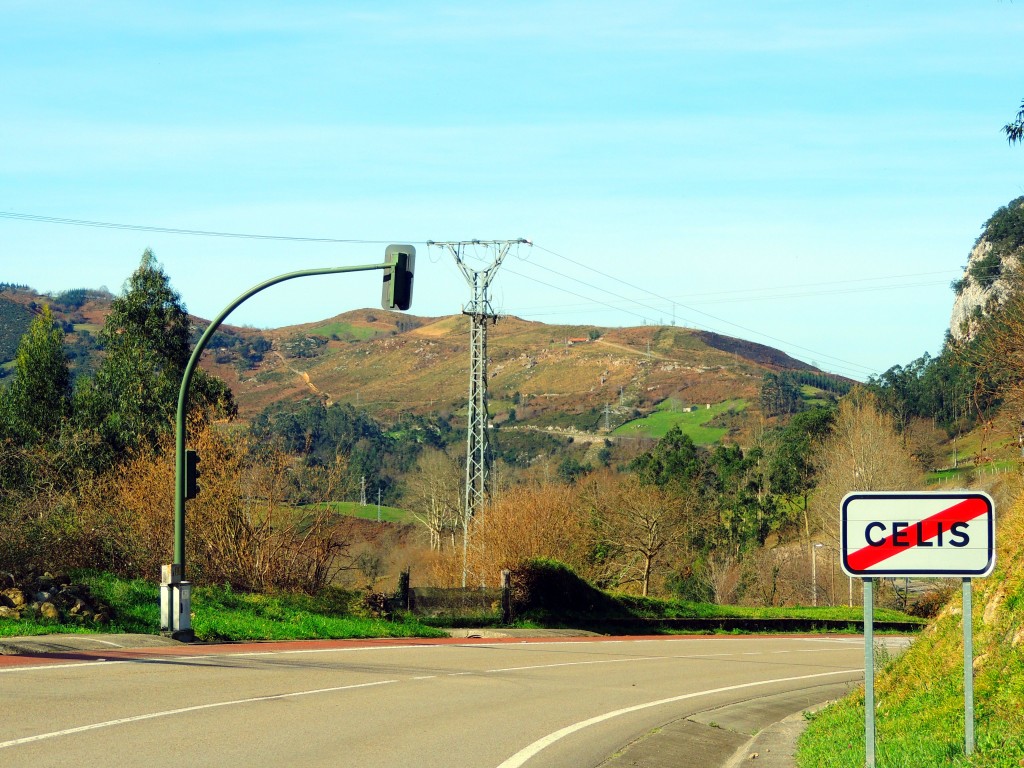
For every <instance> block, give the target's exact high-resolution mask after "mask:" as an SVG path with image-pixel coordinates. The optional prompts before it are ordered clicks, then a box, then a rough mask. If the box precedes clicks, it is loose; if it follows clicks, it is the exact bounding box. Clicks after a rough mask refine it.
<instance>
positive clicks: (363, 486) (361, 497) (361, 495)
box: [359, 475, 366, 507]
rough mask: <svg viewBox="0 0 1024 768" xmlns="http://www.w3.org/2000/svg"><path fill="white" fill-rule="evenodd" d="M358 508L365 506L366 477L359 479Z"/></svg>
mask: <svg viewBox="0 0 1024 768" xmlns="http://www.w3.org/2000/svg"><path fill="white" fill-rule="evenodd" d="M359 506H361V507H365V506H366V475H363V476H362V477H361V478H360V479H359Z"/></svg>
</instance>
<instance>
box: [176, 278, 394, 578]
mask: <svg viewBox="0 0 1024 768" xmlns="http://www.w3.org/2000/svg"><path fill="white" fill-rule="evenodd" d="M390 266H391V265H390V263H388V262H385V263H383V264H362V265H358V266H352V267H324V268H322V269H304V270H300V271H298V272H288V273H286V274H283V275H278V276H277V277H272V278H270V279H269V280H266V281H265V282H262V283H260V284H259V285H255V286H253V287H252V288H250V289H249V290H247V291H246V292H245V293H243V294H242V295H241V296H239V297H238V298H237V299H235V300H234V301H232V302H231V303H230V304H228V305H227V306H226V307H225V308H224V310H223V311H222V312H221V313H220V314H219V315H217V317H216V319H214V321H213V322H212V323H210V325H209V326H208V327H207V328H206V330H205V331H204V332H203V335H202V336H200V337H199V341H198V342H197V343H196V346H195V349H193V350H192V355H191V357H189V359H188V363H187V364H186V365H185V371H184V373H183V374H182V377H181V388H180V389H179V390H178V412H177V419H176V422H175V447H174V453H175V455H174V563H175V565H176V566H178V567H179V568H180V571H179V573H180V576H179V578H181V579H184V578H185V413H186V409H187V401H188V390H189V385H190V384H191V383H192V376H193V375H194V373H195V369H196V366H198V365H199V359H200V358H201V357H202V354H203V350H204V349H206V345H207V344H208V343H209V342H210V339H211V338H213V334H214V333H216V331H217V329H218V328H219V327H220V326H221V323H223V322H224V320H225V319H227V316H228V315H230V314H231V313H232V312H233V311H234V310H235V309H236V308H237V307H238V305H239V304H241V303H242V302H244V301H246V300H247V299H250V298H252V297H253V296H255V295H256V294H257V293H259V292H260V291H262V290H264V289H266V288H269V287H270V286H272V285H277V284H278V283H283V282H285V281H286V280H293V279H295V278H297V277H313V276H316V275H335V274H340V273H343V272H368V271H370V270H374V269H387V268H388V267H390Z"/></svg>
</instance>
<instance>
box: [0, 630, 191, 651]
mask: <svg viewBox="0 0 1024 768" xmlns="http://www.w3.org/2000/svg"><path fill="white" fill-rule="evenodd" d="M182 645H186V644H185V643H181V642H179V641H177V640H172V639H171V638H169V637H164V636H163V635H141V634H138V635H136V634H124V635H105V634H80V635H79V634H66V635H22V636H19V637H4V638H0V655H3V656H30V655H40V654H50V653H52V654H58V653H77V652H81V651H122V650H129V649H133V648H168V647H177V646H182Z"/></svg>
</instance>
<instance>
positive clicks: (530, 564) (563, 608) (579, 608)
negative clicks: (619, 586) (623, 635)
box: [509, 558, 622, 619]
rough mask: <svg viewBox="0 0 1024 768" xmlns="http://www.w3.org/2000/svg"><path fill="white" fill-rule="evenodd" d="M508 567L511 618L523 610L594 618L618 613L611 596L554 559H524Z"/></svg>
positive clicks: (549, 614)
mask: <svg viewBox="0 0 1024 768" xmlns="http://www.w3.org/2000/svg"><path fill="white" fill-rule="evenodd" d="M509 571H510V574H509V603H510V608H511V613H512V618H513V619H518V618H522V617H523V616H525V615H527V614H530V615H534V616H538V615H539V616H547V617H556V618H557V617H560V616H580V615H587V616H590V617H595V618H596V617H599V616H605V617H607V616H609V615H610V614H611V615H615V614H621V613H622V609H621V608H620V607H618V605H617V604H616V603H615V601H614V600H613V599H612V598H611V597H609V596H608V595H606V594H605V593H604V592H601V591H600V590H598V589H595V588H594V587H592V586H591V585H590V584H588V583H587V582H586V581H584V580H583V579H581V578H580V577H579V576H577V575H576V574H575V573H574V572H573V571H572V569H571V568H569V566H567V565H565V564H564V563H560V562H559V561H557V560H549V559H547V558H537V559H533V560H527V561H525V562H522V563H520V564H519V565H516V566H515V567H513V568H510V569H509Z"/></svg>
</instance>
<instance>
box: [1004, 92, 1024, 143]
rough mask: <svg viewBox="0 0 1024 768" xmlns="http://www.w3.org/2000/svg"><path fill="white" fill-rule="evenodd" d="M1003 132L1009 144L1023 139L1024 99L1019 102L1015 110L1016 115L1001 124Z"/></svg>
mask: <svg viewBox="0 0 1024 768" xmlns="http://www.w3.org/2000/svg"><path fill="white" fill-rule="evenodd" d="M1003 132H1004V133H1005V134H1006V140H1007V141H1008V142H1009V143H1010V144H1015V143H1016V142H1018V141H1024V101H1022V102H1021V103H1020V110H1019V111H1018V112H1017V117H1016V118H1014V120H1013V122H1011V123H1007V124H1006V125H1004V126H1003Z"/></svg>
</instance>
